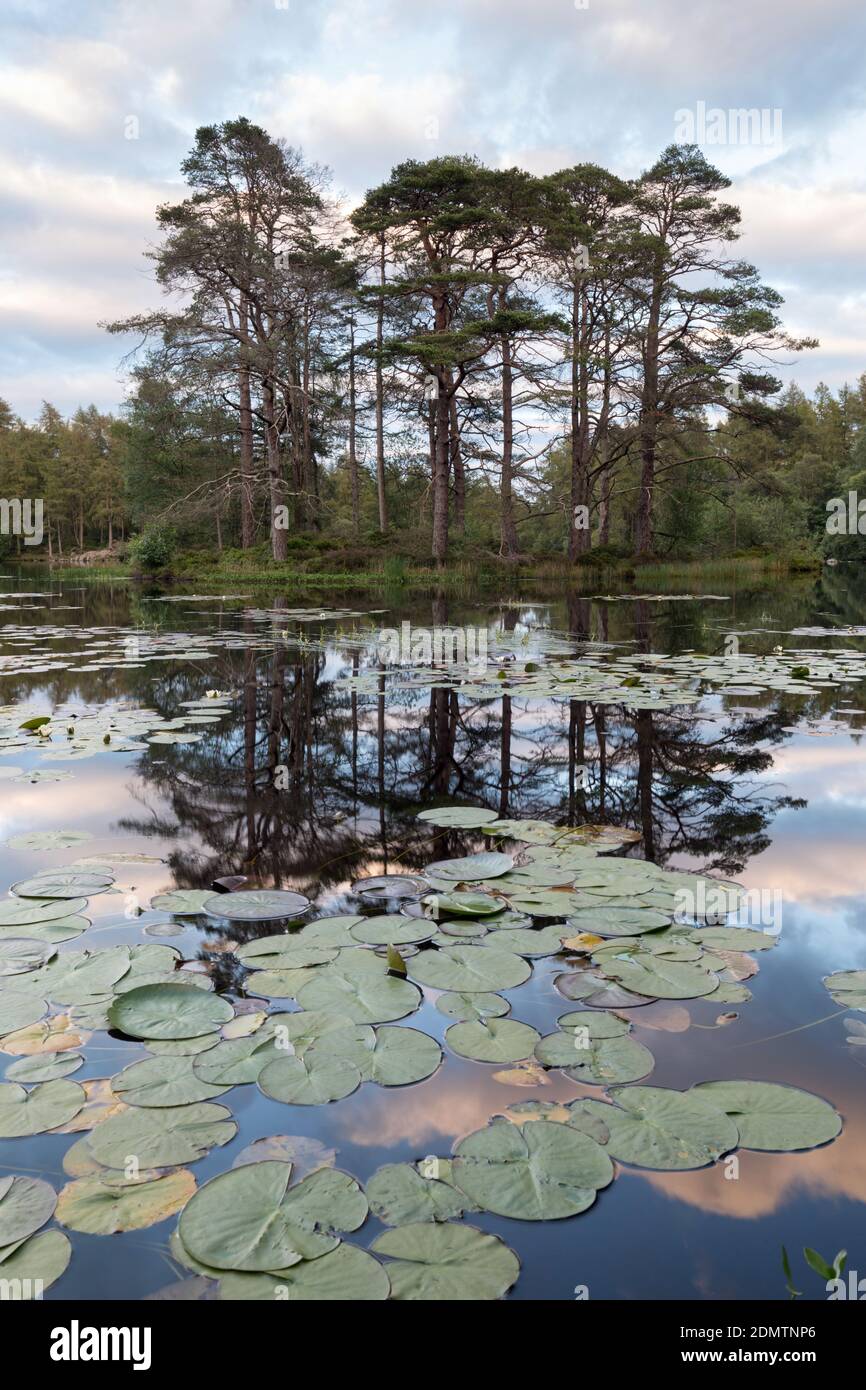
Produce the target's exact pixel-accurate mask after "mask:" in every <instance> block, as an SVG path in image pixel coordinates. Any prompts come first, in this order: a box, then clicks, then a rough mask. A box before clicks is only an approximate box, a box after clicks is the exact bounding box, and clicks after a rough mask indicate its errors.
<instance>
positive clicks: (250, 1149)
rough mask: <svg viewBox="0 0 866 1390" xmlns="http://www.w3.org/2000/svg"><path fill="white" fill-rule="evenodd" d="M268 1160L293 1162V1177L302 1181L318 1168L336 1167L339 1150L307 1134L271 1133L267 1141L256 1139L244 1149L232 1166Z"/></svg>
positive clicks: (240, 1166)
mask: <svg viewBox="0 0 866 1390" xmlns="http://www.w3.org/2000/svg"><path fill="white" fill-rule="evenodd" d="M267 1159H276V1160H277V1161H278V1162H279V1163H290V1164H291V1165H292V1177H293V1178H294V1179H295V1182H299V1181H300V1179H301V1178H305V1177H306V1176H307V1174H308V1173H315V1172H316V1170H317V1169H319V1168H333V1166H334V1164H335V1163H336V1161H337V1150H336V1149H329V1148H328V1147H327V1145H325V1144H323V1143H322V1141H321V1140H320V1139H309V1138H308V1137H307V1136H306V1135H305V1134H271V1135H269V1136H268V1137H267V1138H266V1139H254V1140H253V1142H252V1143H251V1144H247V1146H246V1148H245V1149H241V1151H240V1153H239V1154H238V1155H237V1157H236V1158H235V1160H234V1162H233V1163H232V1167H233V1168H243V1167H244V1165H245V1164H247V1163H264V1162H265V1161H266V1160H267Z"/></svg>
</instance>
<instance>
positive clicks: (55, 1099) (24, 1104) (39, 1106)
mask: <svg viewBox="0 0 866 1390" xmlns="http://www.w3.org/2000/svg"><path fill="white" fill-rule="evenodd" d="M86 1099H87V1095H86V1093H85V1091H84V1089H83V1087H81V1086H79V1085H78V1082H77V1081H42V1082H40V1083H39V1085H37V1086H34V1087H33V1088H32V1089H31V1090H30V1091H25V1089H24V1087H23V1086H19V1085H17V1083H16V1082H14V1081H13V1082H0V1139H16V1138H19V1137H21V1136H23V1135H30V1134H45V1133H46V1131H48V1130H50V1129H57V1128H59V1126H60V1125H65V1124H67V1123H68V1122H69V1120H71V1119H72V1117H73V1115H77V1114H78V1112H79V1110H80V1109H81V1108H82V1106H83V1105H84V1103H85V1101H86Z"/></svg>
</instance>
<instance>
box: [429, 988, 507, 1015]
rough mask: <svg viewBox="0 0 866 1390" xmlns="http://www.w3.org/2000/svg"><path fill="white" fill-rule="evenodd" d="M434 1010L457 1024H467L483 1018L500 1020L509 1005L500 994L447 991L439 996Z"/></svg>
mask: <svg viewBox="0 0 866 1390" xmlns="http://www.w3.org/2000/svg"><path fill="white" fill-rule="evenodd" d="M436 1008H437V1009H438V1010H439V1012H440V1014H444V1015H445V1017H446V1018H453V1019H455V1020H456V1021H457V1022H458V1023H469V1022H473V1021H474V1022H478V1021H479V1020H480V1019H483V1018H502V1017H504V1015H505V1014H507V1013H508V1012H509V1010H510V1008H511V1005H510V1004H509V1002H508V1000H507V999H503V998H502V995H501V994H483V993H476V994H461V993H458V992H456V991H453V990H449V991H448V992H447V993H446V994H440V995H439V998H438V999H437V1000H436Z"/></svg>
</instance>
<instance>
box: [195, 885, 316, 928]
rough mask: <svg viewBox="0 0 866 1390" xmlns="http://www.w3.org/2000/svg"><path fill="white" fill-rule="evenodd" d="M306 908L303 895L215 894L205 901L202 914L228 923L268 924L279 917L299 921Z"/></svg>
mask: <svg viewBox="0 0 866 1390" xmlns="http://www.w3.org/2000/svg"><path fill="white" fill-rule="evenodd" d="M309 906H310V899H309V898H305V897H304V895H303V893H293V892H290V891H289V890H287V889H282V888H271V889H261V890H259V891H251V892H241V893H217V894H216V896H215V897H210V898H208V899H207V901H206V902H205V905H204V910H205V912H206V913H207V914H208V916H209V917H224V918H226V919H227V920H228V921H230V922H271V921H274V920H276V919H277V918H280V917H300V916H302V915H303V913H305V912H306V911H307V909H308V908H309Z"/></svg>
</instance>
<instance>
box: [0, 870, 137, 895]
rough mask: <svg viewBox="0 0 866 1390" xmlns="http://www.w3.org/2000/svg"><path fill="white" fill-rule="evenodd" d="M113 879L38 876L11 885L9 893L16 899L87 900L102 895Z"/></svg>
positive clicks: (93, 875)
mask: <svg viewBox="0 0 866 1390" xmlns="http://www.w3.org/2000/svg"><path fill="white" fill-rule="evenodd" d="M113 883H114V879H113V878H111V877H109V876H106V875H104V874H83V873H82V874H38V875H37V876H36V877H35V878H26V879H22V880H21V882H20V883H13V885H12V888H11V890H10V891H11V892H13V893H14V894H15V896H16V897H18V898H39V899H40V900H41V899H43V898H81V897H84V898H89V897H91V896H92V895H93V894H94V893H104V892H105V890H106V888H110V887H111V886H112V884H113Z"/></svg>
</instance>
